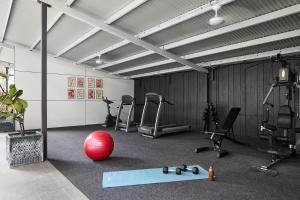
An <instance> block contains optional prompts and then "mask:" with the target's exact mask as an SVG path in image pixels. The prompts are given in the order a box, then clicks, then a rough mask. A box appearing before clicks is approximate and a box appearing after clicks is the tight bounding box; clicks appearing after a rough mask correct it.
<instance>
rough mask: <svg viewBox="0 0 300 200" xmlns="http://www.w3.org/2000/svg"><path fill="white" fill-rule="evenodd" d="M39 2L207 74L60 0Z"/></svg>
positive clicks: (191, 64) (189, 63) (185, 61)
mask: <svg viewBox="0 0 300 200" xmlns="http://www.w3.org/2000/svg"><path fill="white" fill-rule="evenodd" d="M41 1H42V2H44V3H47V4H49V5H51V6H53V7H54V8H56V9H58V10H59V11H61V12H63V13H64V14H66V15H69V16H71V17H73V18H75V19H78V20H80V21H82V22H85V23H87V24H89V25H91V26H94V27H98V28H100V29H102V30H104V31H106V32H108V33H110V34H113V35H115V36H117V37H119V38H122V39H126V40H128V41H130V42H132V43H134V44H135V45H138V46H140V47H143V48H145V49H148V50H151V51H154V52H155V53H157V54H159V55H161V56H164V57H166V58H169V59H172V60H174V62H178V63H180V64H182V65H186V66H190V67H192V68H194V69H195V70H198V71H201V72H205V73H207V70H206V69H204V68H201V67H199V66H198V65H196V64H194V63H192V62H190V61H188V60H185V59H183V58H181V57H179V56H177V55H175V54H172V53H170V52H168V51H165V50H163V49H161V48H159V47H157V46H155V45H153V44H151V43H149V42H146V41H144V40H141V39H139V38H136V37H135V36H134V35H131V34H129V33H127V32H125V31H123V30H121V29H119V28H116V27H114V26H111V25H107V24H105V23H104V22H101V21H100V20H99V19H98V18H95V17H93V16H91V15H89V14H87V13H83V12H81V11H78V10H75V9H72V8H69V7H66V6H64V4H62V2H61V1H60V0H41Z"/></svg>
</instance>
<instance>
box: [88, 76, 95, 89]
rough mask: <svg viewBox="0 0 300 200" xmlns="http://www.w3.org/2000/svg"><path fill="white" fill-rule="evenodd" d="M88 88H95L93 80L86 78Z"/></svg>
mask: <svg viewBox="0 0 300 200" xmlns="http://www.w3.org/2000/svg"><path fill="white" fill-rule="evenodd" d="M88 88H95V79H94V78H88Z"/></svg>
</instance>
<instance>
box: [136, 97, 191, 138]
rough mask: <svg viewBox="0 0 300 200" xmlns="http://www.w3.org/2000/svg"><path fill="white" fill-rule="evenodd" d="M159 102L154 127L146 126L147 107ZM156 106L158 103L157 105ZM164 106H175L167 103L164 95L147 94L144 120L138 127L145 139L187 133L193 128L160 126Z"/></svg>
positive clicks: (186, 126)
mask: <svg viewBox="0 0 300 200" xmlns="http://www.w3.org/2000/svg"><path fill="white" fill-rule="evenodd" d="M155 100H158V103H157V104H158V109H157V113H156V119H155V124H154V126H150V125H148V126H147V125H145V118H146V113H147V107H148V103H149V102H154V103H155ZM155 104H156V103H155ZM164 104H168V105H174V104H173V103H171V102H169V101H167V100H166V99H165V97H164V96H163V95H159V94H156V93H147V94H146V95H145V105H144V109H143V114H142V119H141V123H140V127H138V132H139V133H141V134H142V135H143V136H145V137H150V138H157V137H160V136H162V135H166V134H169V133H178V132H185V131H190V130H191V126H189V125H185V124H169V125H163V126H160V125H159V124H160V117H161V112H162V108H163V105H164Z"/></svg>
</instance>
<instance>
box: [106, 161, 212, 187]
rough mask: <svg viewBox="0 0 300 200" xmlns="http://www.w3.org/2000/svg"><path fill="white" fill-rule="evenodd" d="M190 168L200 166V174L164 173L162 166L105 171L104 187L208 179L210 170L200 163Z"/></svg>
mask: <svg viewBox="0 0 300 200" xmlns="http://www.w3.org/2000/svg"><path fill="white" fill-rule="evenodd" d="M188 167H189V168H192V167H198V168H199V174H192V173H191V172H182V174H181V175H176V174H175V172H170V173H169V174H164V173H163V172H162V168H153V169H138V170H129V171H116V172H104V173H103V181H102V187H103V188H109V187H120V186H130V185H144V184H152V183H167V182H176V181H188V180H198V179H207V178H208V172H207V171H206V170H205V169H203V168H202V167H200V166H199V165H191V166H188ZM175 168H176V167H170V168H169V169H175Z"/></svg>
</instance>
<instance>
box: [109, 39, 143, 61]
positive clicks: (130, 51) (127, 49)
mask: <svg viewBox="0 0 300 200" xmlns="http://www.w3.org/2000/svg"><path fill="white" fill-rule="evenodd" d="M144 51H146V50H145V49H144V48H142V47H139V46H137V45H135V44H132V43H130V44H127V45H125V46H123V47H121V48H118V49H116V50H114V51H111V52H109V53H107V55H108V56H109V57H111V58H112V59H113V60H116V59H121V58H125V57H128V56H131V55H135V54H137V53H141V52H144Z"/></svg>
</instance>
